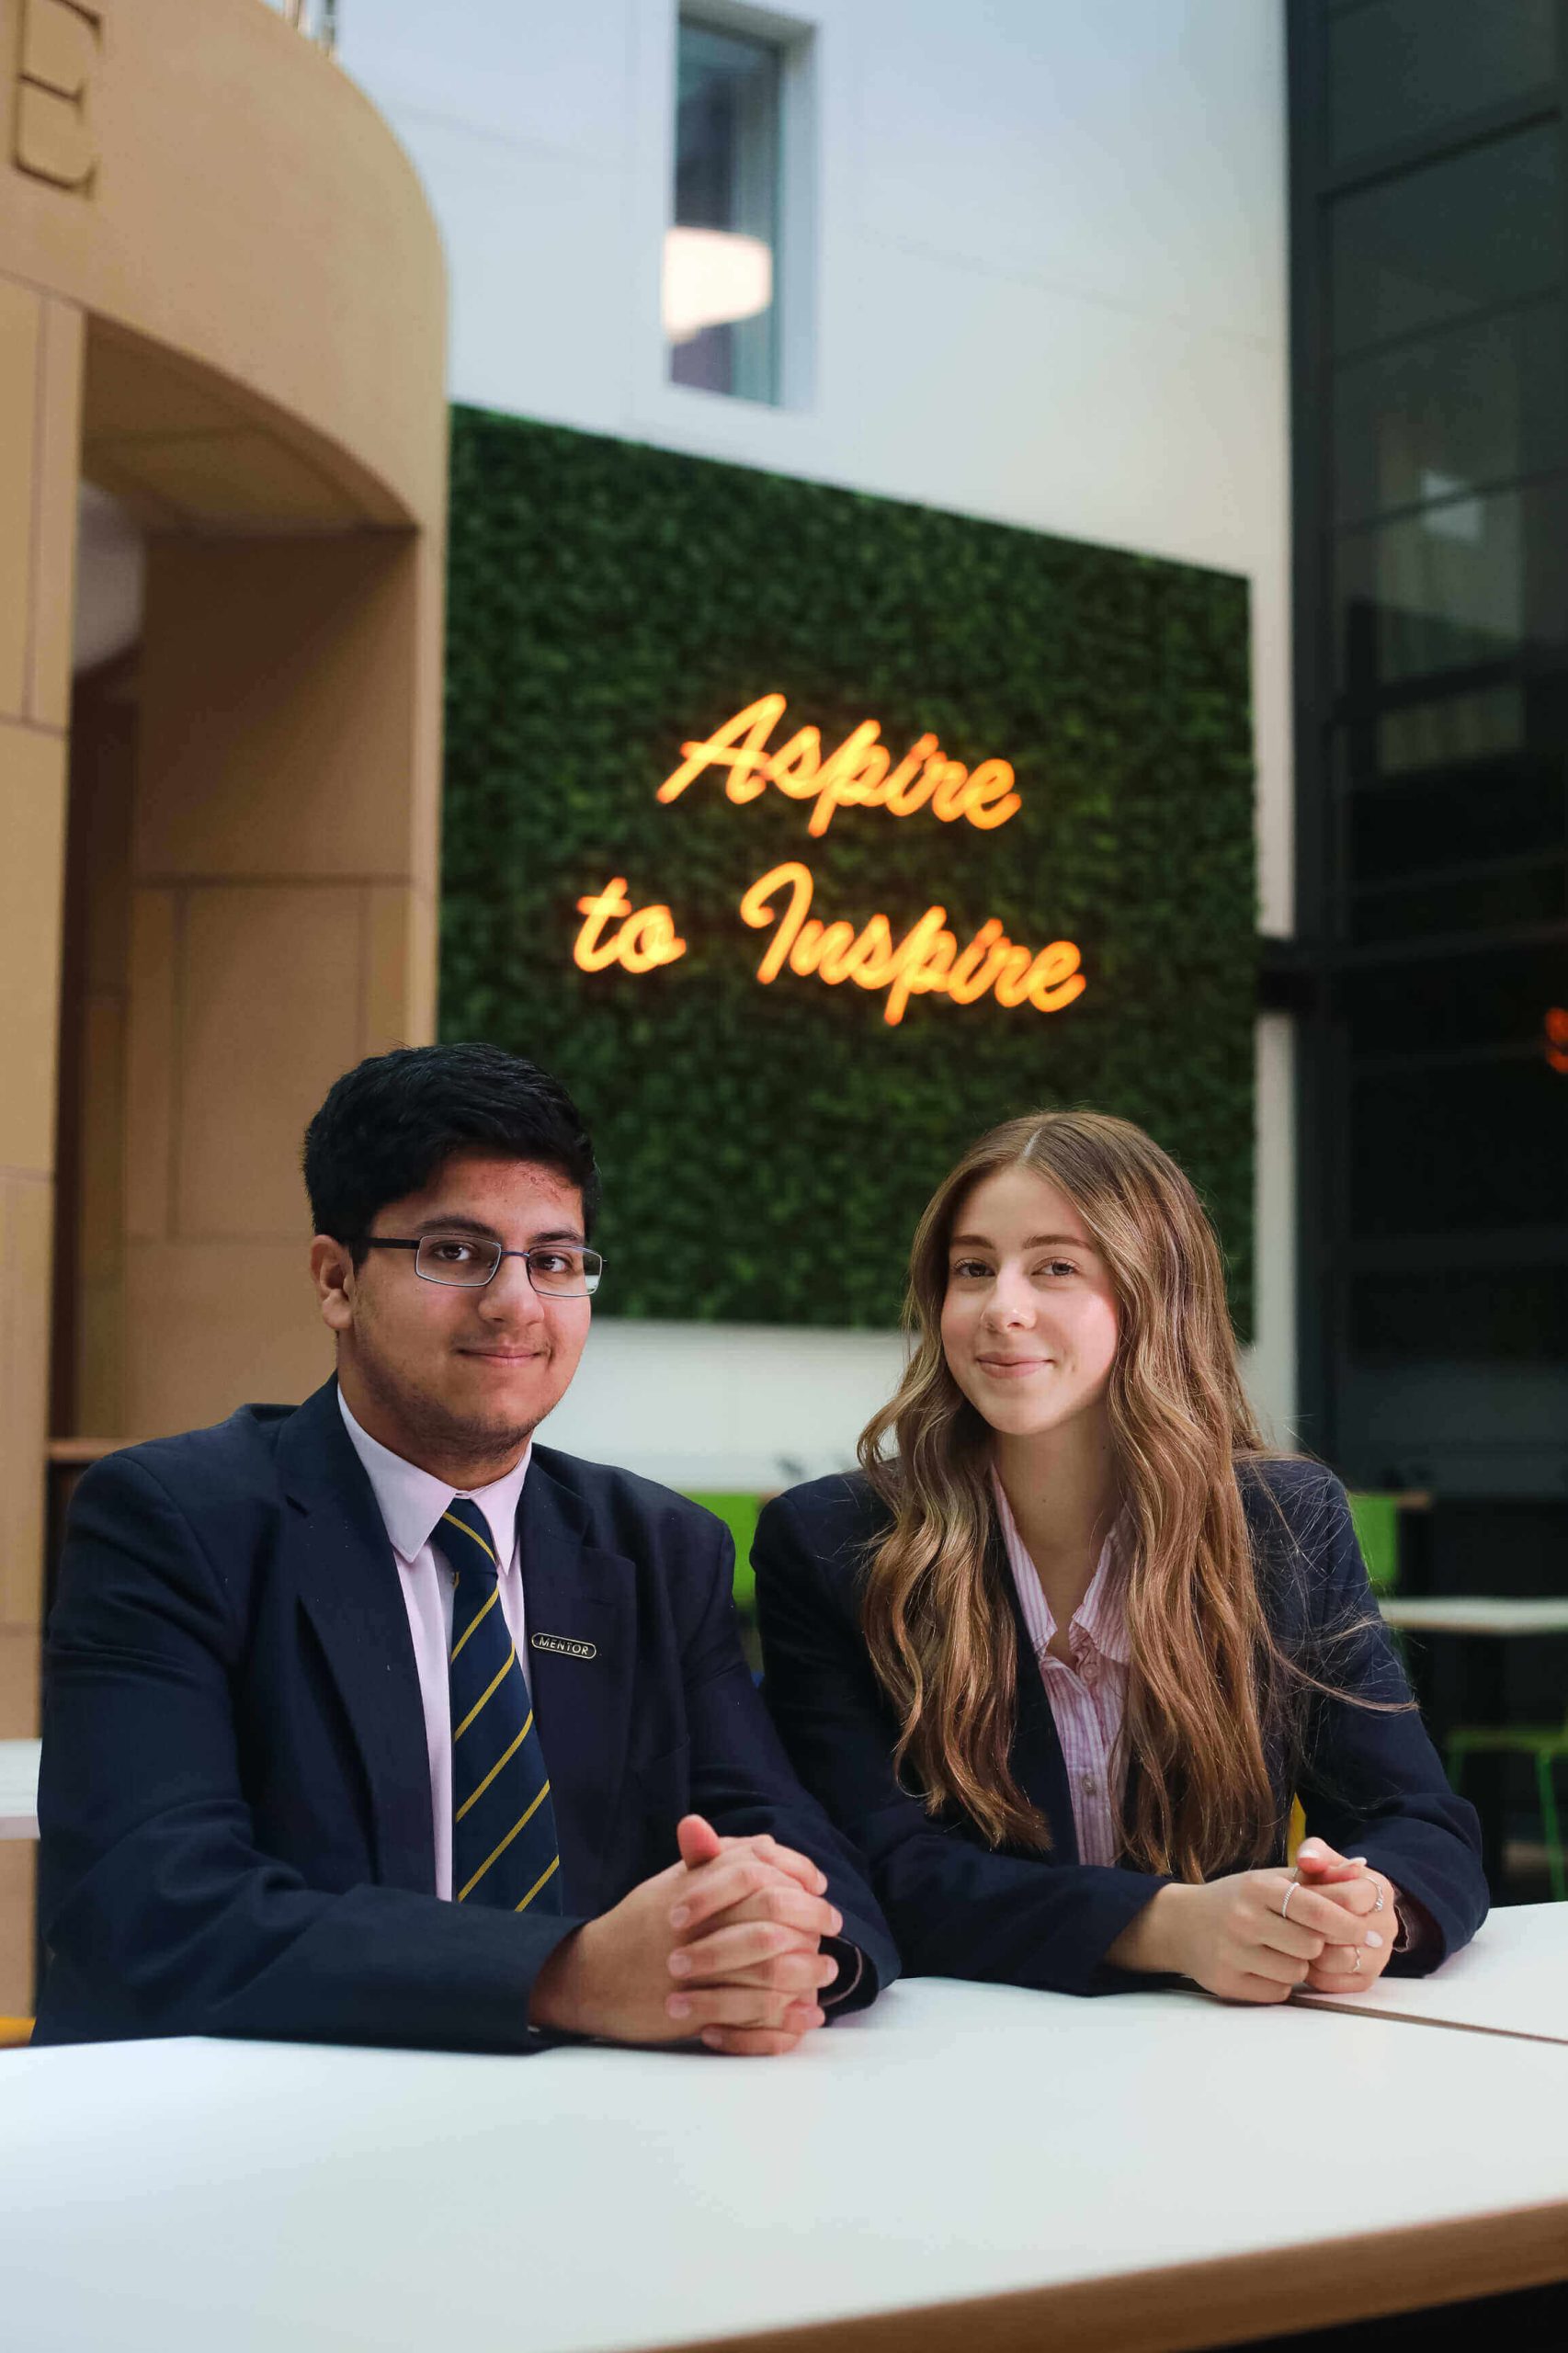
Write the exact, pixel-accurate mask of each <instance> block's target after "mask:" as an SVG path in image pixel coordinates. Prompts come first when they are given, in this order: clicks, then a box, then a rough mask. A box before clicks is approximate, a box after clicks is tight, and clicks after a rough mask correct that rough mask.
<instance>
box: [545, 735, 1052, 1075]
mask: <svg viewBox="0 0 1568 2353" xmlns="http://www.w3.org/2000/svg"><path fill="white" fill-rule="evenodd" d="M784 710H785V698H784V696H782V695H780V694H769V695H762V696H759V697H758V699H757V700H756V702H752V703H748V704H747V705H746V707H745V709H744V710H739V711H737V712H736V713H735V715H734V717H733V719H729V720H726V721H725V722H724V724H723V725H722V727H720V728H718V729H716V730H715V732H714V733H712V734H711V735H709V736H705V737H704V738H703V740H702V741H701V742H700V743H695V742H694V743H689V744H683V745H681V765H680V767H677V768H676V769H674V770H673V771H672V773H671V774H670V775H669V776H667V777H666V778H665V781H664V783H663V784H661V785H660V786H659V788H658V795H657V797H658V799H659V800H660V801H663V802H665V804H666V805H667V804H668V803H670V802H673V801H678V800H679V799H680V798H681V795H682V794H683V793H684V792H685V791H686V790H687V786H688V785H691V784H693V783H695V782H696V780H697V779H698V778H699V776H702V775H703V774H704V773H705V772H706V771H707V770H708V769H710V768H719V769H722V770H727V771H728V775H727V778H726V780H725V785H724V797H725V799H726V800H727V801H730V802H731V803H732V804H733V805H734V806H735V807H737V808H741V807H744V806H745V804H746V803H747V802H749V801H756V800H757V799H759V798H760V796H761V795H762V794H763V793H764V792H766V791H767V788H768V787H769V785H771V786H773V787H774V788H775V790H778V791H779V792H781V793H783V794H785V795H786V796H787V797H788V798H789V799H790V800H792V801H802V802H804V801H810V802H811V803H812V813H811V816H810V818H809V820H808V822H807V826H806V830H807V832H808V834H810V835H812V838H813V839H816V840H820V839H821V837H822V836H823V835H824V834H825V833H826V831H827V829H828V827H829V825H830V824H832V823H833V820H834V816H835V813H837V811H839V810H841V809H882V810H885V811H886V812H887V813H889V815H891V816H892V817H895V818H903V817H913V816H915V815H917V814H918V813H920V812H921V811H923V810H929V812H930V813H931V814H932V816H934V817H935V818H936V819H937V821H938V823H940V824H949V825H950V824H958V823H960V822H962V823H964V824H970V825H973V826H974V827H975V828H976V829H977V830H978V831H979V832H981V833H987V834H988V833H994V832H995V830H996V829H997V827H998V826H1000V825H1005V824H1007V822H1008V820H1009V819H1010V818H1012V817H1016V816H1017V813H1018V811H1019V810H1020V809H1021V808H1022V807H1023V801H1022V798H1021V796H1020V795H1019V794H1018V793H1017V791H1016V790H1014V784H1015V778H1014V773H1013V769H1012V767H1010V765H1009V764H1008V762H1007V761H1006V760H982V761H981V762H980V763H979V765H978V766H977V767H973V768H969V767H965V766H964V764H963V762H962V761H961V760H949V759H948V758H947V757H946V756H944V754H943V752H942V748H941V745H939V744H938V742H937V738H936V736H935V735H931V734H925V735H921V736H919V737H917V738H916V740H915V743H914V744H913V745H911V747H910V749H909V750H908V751H907V752H906V753H905V754H904V756H903V759H902V760H900V761H899V762H898V764H897V766H896V767H895V766H894V764H893V757H892V751H891V750H890V748H889V747H888V745H886V744H884V743H882V742H881V727H880V726H879V725H878V723H877V722H876V721H875V720H874V719H865V720H862V721H861V722H860V724H859V725H858V727H856V728H853V729H851V731H850V733H848V734H847V735H846V737H845V739H844V741H843V743H842V744H840V745H839V746H838V748H837V749H836V751H834V752H830V753H829V754H828V755H827V756H826V757H825V758H824V756H823V750H822V734H821V731H820V730H819V729H817V728H815V727H799V728H797V729H796V731H795V733H793V735H791V736H790V737H789V739H788V740H787V741H786V742H785V743H783V744H781V745H778V747H777V749H770V748H769V743H770V738H771V736H772V733H773V731H774V729H775V727H776V726H777V725H778V722H779V720H780V719H781V718H782V717H783V715H784ZM815 892H816V883H815V880H814V878H813V876H812V871H811V869H810V868H809V867H807V866H804V865H802V864H801V861H800V859H799V858H787V859H785V860H784V861H783V862H782V863H781V864H780V865H778V866H774V867H770V868H769V870H768V871H767V873H766V874H762V875H759V876H758V877H757V880H756V881H755V882H754V883H752V884H751V886H750V888H749V889H748V890H747V891H746V892H744V895H743V897H742V899H741V903H740V910H739V912H740V915H741V920H742V921H743V922H744V923H745V924H747V925H748V926H750V927H751V929H753V930H754V931H765V930H767V928H768V927H769V926H772V927H773V937H772V938H771V939H770V940H769V942H768V944H767V948H766V949H765V950H764V951H763V956H762V961H761V962H760V963H759V964H758V966H757V968H756V977H757V979H758V981H759V982H761V983H762V984H763V985H764V987H767V986H769V985H770V984H771V983H773V982H774V981H776V980H777V979H778V976H779V974H780V972H783V971H784V969H785V967H786V965H787V966H788V968H789V970H790V972H794V973H796V974H798V975H799V976H800V977H801V979H812V978H814V979H816V980H818V981H821V982H822V983H824V985H825V986H826V987H828V988H837V987H839V986H841V985H842V984H843V983H845V982H846V981H848V982H851V983H853V984H854V985H855V986H856V987H857V988H861V989H866V990H869V991H873V992H876V991H881V990H884V989H885V990H886V992H887V1003H886V1005H885V1006H883V1009H882V1018H883V1020H884V1021H886V1022H887V1023H888V1025H889V1027H890V1028H893V1029H896V1028H897V1027H898V1025H899V1023H900V1022H901V1021H902V1020H903V1017H904V1014H905V1012H906V1011H907V1010H908V1007H909V1004H910V1001H911V999H912V998H914V997H916V996H946V997H948V998H949V999H950V1001H951V1002H952V1003H953V1004H955V1005H973V1004H975V1003H976V1002H977V1000H978V999H979V998H981V997H983V996H986V995H994V998H995V1001H996V1003H997V1004H998V1005H999V1006H1006V1008H1007V1009H1008V1010H1009V1011H1016V1010H1018V1009H1020V1008H1027V1009H1028V1010H1030V1011H1033V1012H1035V1013H1060V1012H1061V1011H1062V1008H1063V1007H1064V1006H1069V1005H1071V1004H1073V1003H1074V1000H1075V999H1076V998H1078V997H1080V996H1082V995H1083V993H1084V991H1085V988H1086V987H1087V985H1088V983H1087V981H1086V980H1085V975H1084V973H1083V972H1082V971H1081V969H1080V967H1081V965H1082V962H1083V958H1082V956H1081V954H1080V952H1079V950H1078V949H1077V947H1076V946H1075V945H1074V942H1073V941H1072V940H1070V939H1053V940H1051V943H1050V945H1049V946H1047V947H1045V948H1041V949H1039V950H1038V951H1037V950H1036V949H1031V948H1025V947H1023V946H1021V945H1020V944H1019V943H1018V942H1017V941H1016V940H1012V939H1009V938H1007V935H1006V932H1005V931H1004V930H1003V928H1002V926H1001V924H1000V923H999V922H998V920H997V919H996V917H995V916H994V915H992V916H989V917H988V918H987V919H986V921H985V922H983V924H982V925H981V926H980V928H979V929H978V930H977V931H976V932H975V934H974V936H973V938H971V940H970V941H969V943H968V945H967V946H966V947H964V948H961V949H960V946H959V940H958V934H957V933H956V932H954V931H952V930H949V927H948V911H947V909H946V907H944V906H939V905H932V906H929V907H927V908H926V912H925V914H924V915H921V916H920V917H919V919H918V921H916V922H915V924H913V925H912V926H910V928H909V930H908V931H906V932H905V933H904V935H903V938H902V939H898V940H895V939H894V938H893V935H892V925H891V923H890V922H889V920H888V918H887V916H886V915H870V916H869V917H868V918H866V919H865V920H863V921H861V922H859V923H854V922H846V921H845V920H844V919H843V918H842V917H839V918H837V919H835V921H833V922H831V923H826V924H824V922H823V921H822V920H821V918H820V917H819V916H816V915H812V912H811V909H812V899H813V898H814V896H815ZM626 893H627V879H626V877H625V875H624V874H617V875H615V876H614V877H612V879H611V880H610V881H609V882H608V883H607V884H606V885H605V887H604V889H603V890H602V891H597V892H588V893H586V894H585V896H584V897H583V898H581V899H579V900H578V902H577V912H578V914H579V915H581V916H582V917H583V923H582V926H581V928H580V929H579V931H578V933H577V936H576V938H575V940H574V943H573V948H572V958H573V961H574V963H575V964H576V965H577V967H578V968H579V970H580V971H582V972H604V971H606V970H607V969H608V966H610V965H612V964H619V966H620V968H621V970H622V971H623V972H637V973H644V972H653V971H655V970H656V969H657V968H658V967H659V966H660V965H664V964H674V963H676V962H678V961H679V960H680V958H681V957H683V956H684V955H685V954H686V949H687V943H686V941H685V940H684V939H683V938H681V937H680V935H679V933H678V931H677V930H676V918H675V915H673V914H672V912H671V910H670V909H669V907H667V906H665V905H663V904H658V905H651V906H645V907H634V906H633V905H632V904H631V900H630V899H629V898H628V896H627V894H626ZM610 926H614V928H613V929H611V928H610Z"/></svg>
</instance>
